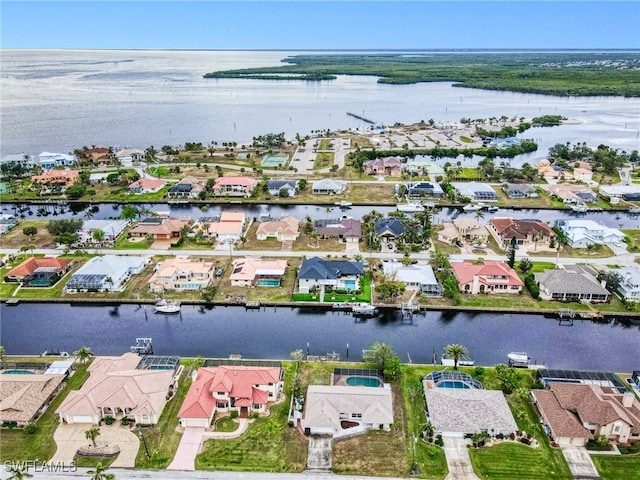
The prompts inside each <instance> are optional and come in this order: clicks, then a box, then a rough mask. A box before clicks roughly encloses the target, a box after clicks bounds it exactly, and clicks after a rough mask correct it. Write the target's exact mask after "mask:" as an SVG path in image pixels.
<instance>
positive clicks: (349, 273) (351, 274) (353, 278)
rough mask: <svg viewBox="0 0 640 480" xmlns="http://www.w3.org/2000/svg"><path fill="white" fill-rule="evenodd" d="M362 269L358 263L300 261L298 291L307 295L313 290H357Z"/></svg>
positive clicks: (317, 259) (321, 260) (317, 260)
mask: <svg viewBox="0 0 640 480" xmlns="http://www.w3.org/2000/svg"><path fill="white" fill-rule="evenodd" d="M363 275H364V267H363V265H362V263H360V262H348V261H344V260H323V259H322V258H319V257H312V258H308V259H305V260H303V261H302V265H300V270H299V271H298V291H299V292H300V293H309V292H310V291H311V290H312V289H314V288H320V289H322V290H324V289H325V288H327V287H328V288H331V289H334V290H357V289H358V283H359V280H360V277H362V276H363Z"/></svg>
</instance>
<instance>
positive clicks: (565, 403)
mask: <svg viewBox="0 0 640 480" xmlns="http://www.w3.org/2000/svg"><path fill="white" fill-rule="evenodd" d="M530 394H531V398H532V400H533V403H534V405H535V407H536V409H537V410H538V413H539V415H540V420H541V422H542V424H543V425H544V427H545V429H546V430H547V431H548V432H549V434H550V436H551V438H552V440H553V441H554V442H556V443H557V444H559V445H561V446H565V445H577V446H584V445H586V443H587V442H588V441H589V440H591V439H596V438H598V437H599V436H601V435H604V436H606V437H607V438H608V439H609V440H612V441H614V442H617V443H628V442H630V443H636V442H638V441H640V402H638V400H637V399H636V398H635V396H634V394H633V392H624V393H623V394H619V393H617V391H614V390H612V389H611V388H608V387H603V386H600V385H594V384H577V383H565V382H549V383H548V384H547V388H546V389H544V390H531V391H530Z"/></svg>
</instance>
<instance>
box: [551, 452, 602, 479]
mask: <svg viewBox="0 0 640 480" xmlns="http://www.w3.org/2000/svg"><path fill="white" fill-rule="evenodd" d="M560 448H561V450H562V454H563V455H564V458H565V460H566V461H567V464H568V465H569V470H571V474H572V475H573V478H574V479H576V480H592V479H596V478H600V475H598V471H597V470H596V467H595V465H594V464H593V461H592V460H591V457H590V456H589V453H587V449H586V448H584V447H577V446H572V447H560Z"/></svg>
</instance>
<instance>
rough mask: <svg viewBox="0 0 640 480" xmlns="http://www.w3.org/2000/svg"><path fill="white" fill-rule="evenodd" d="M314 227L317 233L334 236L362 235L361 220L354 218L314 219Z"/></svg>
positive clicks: (357, 236) (358, 236)
mask: <svg viewBox="0 0 640 480" xmlns="http://www.w3.org/2000/svg"><path fill="white" fill-rule="evenodd" d="M314 228H315V230H316V233H317V234H319V235H328V236H334V237H338V236H340V237H356V238H360V237H361V236H362V222H361V221H360V220H356V219H354V218H344V219H342V220H316V221H315V222H314Z"/></svg>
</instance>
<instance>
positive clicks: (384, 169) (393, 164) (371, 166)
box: [362, 157, 402, 177]
mask: <svg viewBox="0 0 640 480" xmlns="http://www.w3.org/2000/svg"><path fill="white" fill-rule="evenodd" d="M401 167H402V159H400V158H399V157H384V158H376V159H375V160H368V161H366V162H364V163H363V164H362V168H363V170H364V173H365V174H367V175H390V176H392V177H399V176H400V175H402V168H401Z"/></svg>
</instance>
